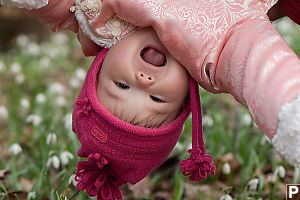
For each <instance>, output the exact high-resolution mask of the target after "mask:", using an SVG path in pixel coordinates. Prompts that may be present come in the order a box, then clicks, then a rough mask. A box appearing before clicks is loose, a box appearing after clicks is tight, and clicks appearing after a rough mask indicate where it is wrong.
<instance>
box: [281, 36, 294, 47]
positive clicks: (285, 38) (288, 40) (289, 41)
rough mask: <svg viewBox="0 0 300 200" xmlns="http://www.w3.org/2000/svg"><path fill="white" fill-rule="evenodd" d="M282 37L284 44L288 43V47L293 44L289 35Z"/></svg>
mask: <svg viewBox="0 0 300 200" xmlns="http://www.w3.org/2000/svg"><path fill="white" fill-rule="evenodd" d="M282 37H283V39H284V40H285V41H286V43H288V45H291V44H292V43H293V42H294V41H293V37H292V36H291V35H284V36H282Z"/></svg>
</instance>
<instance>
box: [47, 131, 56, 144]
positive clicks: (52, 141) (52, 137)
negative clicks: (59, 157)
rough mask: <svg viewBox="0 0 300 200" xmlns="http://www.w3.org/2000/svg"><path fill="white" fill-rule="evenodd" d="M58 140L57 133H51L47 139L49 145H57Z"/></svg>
mask: <svg viewBox="0 0 300 200" xmlns="http://www.w3.org/2000/svg"><path fill="white" fill-rule="evenodd" d="M56 140H57V137H56V134H55V133H49V134H48V136H47V139H46V143H47V144H48V145H50V144H55V143H56Z"/></svg>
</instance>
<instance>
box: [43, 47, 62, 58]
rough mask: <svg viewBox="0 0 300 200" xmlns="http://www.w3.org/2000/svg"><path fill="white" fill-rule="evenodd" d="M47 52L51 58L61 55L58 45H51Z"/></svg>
mask: <svg viewBox="0 0 300 200" xmlns="http://www.w3.org/2000/svg"><path fill="white" fill-rule="evenodd" d="M46 54H47V55H48V56H49V57H50V58H56V57H57V56H58V55H59V51H58V50H57V47H55V46H53V45H51V46H48V47H47V48H46Z"/></svg>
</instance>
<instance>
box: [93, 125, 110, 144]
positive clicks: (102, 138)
mask: <svg viewBox="0 0 300 200" xmlns="http://www.w3.org/2000/svg"><path fill="white" fill-rule="evenodd" d="M92 134H93V136H95V137H96V138H97V139H98V140H99V141H100V142H102V143H105V142H106V141H107V135H106V134H105V133H103V132H102V131H101V129H100V128H99V127H97V126H94V127H93V129H92Z"/></svg>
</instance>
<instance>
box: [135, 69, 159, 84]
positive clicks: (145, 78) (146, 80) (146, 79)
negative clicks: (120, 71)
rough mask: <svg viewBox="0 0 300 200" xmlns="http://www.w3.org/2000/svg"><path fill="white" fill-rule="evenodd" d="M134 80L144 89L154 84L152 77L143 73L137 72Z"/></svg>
mask: <svg viewBox="0 0 300 200" xmlns="http://www.w3.org/2000/svg"><path fill="white" fill-rule="evenodd" d="M135 76H136V79H137V81H138V82H139V84H141V85H142V86H144V87H147V86H150V85H152V84H153V83H154V82H155V78H154V76H149V75H147V74H146V73H144V72H141V71H138V72H137V73H136V74H135Z"/></svg>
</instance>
